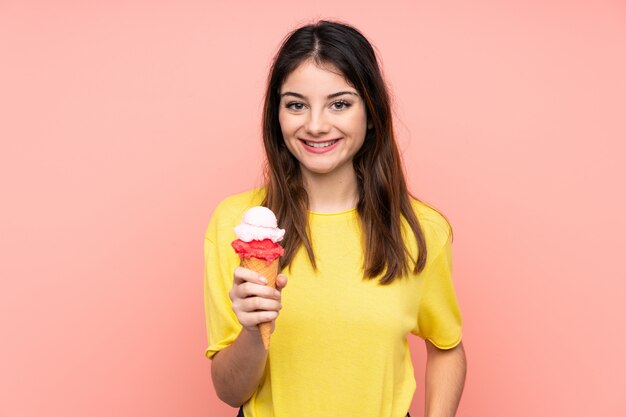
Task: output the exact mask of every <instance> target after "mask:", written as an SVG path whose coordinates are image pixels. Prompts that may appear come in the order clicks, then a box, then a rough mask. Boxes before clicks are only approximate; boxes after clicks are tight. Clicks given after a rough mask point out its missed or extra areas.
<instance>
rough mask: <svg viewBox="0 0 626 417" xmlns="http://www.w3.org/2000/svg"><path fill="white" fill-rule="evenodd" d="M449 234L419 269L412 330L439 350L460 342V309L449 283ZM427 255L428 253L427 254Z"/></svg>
mask: <svg viewBox="0 0 626 417" xmlns="http://www.w3.org/2000/svg"><path fill="white" fill-rule="evenodd" d="M451 246H452V245H451V236H450V235H448V237H447V238H446V239H445V243H444V244H443V246H442V247H441V248H440V250H439V251H438V252H437V253H435V254H434V258H433V260H432V261H431V262H428V263H427V265H426V268H425V269H424V271H423V272H422V274H423V280H424V281H423V284H422V288H421V295H420V302H419V309H418V316H417V327H416V328H415V329H414V331H413V333H414V334H416V335H417V336H419V337H421V338H423V339H426V340H429V341H430V342H432V343H433V344H434V345H435V346H437V347H438V348H440V349H451V348H453V347H455V346H456V345H458V344H459V343H460V342H461V337H462V332H461V324H462V323H461V312H460V309H459V305H458V302H457V298H456V294H455V291H454V285H453V282H452V247H451ZM429 256H430V253H429Z"/></svg>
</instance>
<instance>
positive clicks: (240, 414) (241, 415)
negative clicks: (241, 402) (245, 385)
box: [237, 407, 411, 417]
mask: <svg viewBox="0 0 626 417" xmlns="http://www.w3.org/2000/svg"><path fill="white" fill-rule="evenodd" d="M237 417H245V416H244V415H243V407H241V408H240V409H239V413H238V414H237ZM406 417H411V416H410V415H409V413H406Z"/></svg>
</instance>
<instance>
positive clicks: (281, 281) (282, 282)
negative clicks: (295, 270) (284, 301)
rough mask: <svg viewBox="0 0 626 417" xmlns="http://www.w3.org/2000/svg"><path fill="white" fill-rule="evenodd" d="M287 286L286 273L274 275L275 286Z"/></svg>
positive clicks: (281, 287)
mask: <svg viewBox="0 0 626 417" xmlns="http://www.w3.org/2000/svg"><path fill="white" fill-rule="evenodd" d="M286 286H287V275H283V274H278V276H277V277H276V288H277V289H279V290H282V289H283V288H285V287H286Z"/></svg>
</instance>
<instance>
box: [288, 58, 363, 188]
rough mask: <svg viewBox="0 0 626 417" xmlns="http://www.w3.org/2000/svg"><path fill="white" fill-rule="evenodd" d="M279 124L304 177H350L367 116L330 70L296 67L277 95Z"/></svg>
mask: <svg viewBox="0 0 626 417" xmlns="http://www.w3.org/2000/svg"><path fill="white" fill-rule="evenodd" d="M278 120H279V122H280V128H281V131H282V133H283V138H284V140H285V144H286V145H287V148H288V149H289V151H291V153H292V154H293V156H295V157H296V159H297V160H298V161H299V162H300V166H301V168H302V171H303V174H304V175H307V176H308V175H313V174H326V175H330V174H332V175H339V176H341V175H346V174H348V175H352V174H353V172H354V169H353V167H352V158H353V157H354V155H355V154H356V153H357V151H358V150H359V149H360V148H361V146H362V145H363V142H364V140H365V133H366V131H367V112H366V109H365V104H364V102H363V99H362V98H361V96H360V95H359V93H358V92H357V90H356V89H355V88H354V87H352V86H351V85H350V84H348V83H347V82H346V80H345V79H344V78H343V76H342V75H340V72H339V71H338V70H336V69H335V68H334V67H332V66H329V65H325V66H324V68H320V67H319V66H318V65H316V64H315V63H313V62H311V61H305V62H303V63H302V64H300V65H299V66H298V67H297V68H296V69H295V70H294V71H293V72H292V73H291V74H289V76H288V77H287V78H286V79H285V82H284V83H283V85H282V87H281V90H280V109H279V112H278Z"/></svg>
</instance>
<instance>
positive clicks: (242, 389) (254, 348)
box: [211, 267, 287, 407]
mask: <svg viewBox="0 0 626 417" xmlns="http://www.w3.org/2000/svg"><path fill="white" fill-rule="evenodd" d="M263 279H264V278H262V277H261V276H260V275H259V274H258V273H256V272H254V271H251V270H249V269H245V268H241V267H240V268H237V269H236V270H235V273H234V281H233V288H232V289H231V291H230V294H229V295H230V299H231V300H232V303H233V311H234V312H235V315H236V316H237V319H238V320H239V322H240V323H241V325H242V329H241V332H240V333H239V335H238V336H237V338H236V339H235V341H234V342H233V343H232V344H231V345H230V346H228V347H226V348H224V349H222V350H221V351H220V352H218V353H217V354H216V355H215V356H214V357H213V360H212V363H211V377H212V379H213V386H214V387H215V392H216V393H217V396H218V397H219V398H220V400H222V401H224V402H225V403H227V404H228V405H230V406H232V407H239V406H241V405H242V404H243V403H244V402H245V401H246V400H248V399H249V398H250V397H251V396H252V394H253V393H254V391H255V390H256V389H257V387H258V385H259V383H260V381H261V378H262V377H263V371H264V369H265V362H266V361H267V351H266V350H265V347H264V346H263V339H262V338H261V333H260V332H259V328H258V324H259V323H264V322H268V321H271V322H272V323H273V322H274V320H275V319H276V317H278V311H279V310H280V309H281V307H282V306H281V304H280V300H281V294H280V292H281V290H282V289H283V288H284V287H285V285H287V277H285V276H284V275H279V276H278V277H277V278H276V288H277V290H274V289H273V288H270V287H266V286H265V284H266V283H267V281H263Z"/></svg>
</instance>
